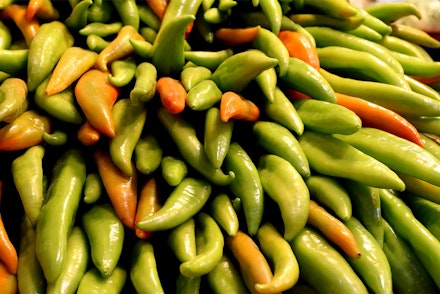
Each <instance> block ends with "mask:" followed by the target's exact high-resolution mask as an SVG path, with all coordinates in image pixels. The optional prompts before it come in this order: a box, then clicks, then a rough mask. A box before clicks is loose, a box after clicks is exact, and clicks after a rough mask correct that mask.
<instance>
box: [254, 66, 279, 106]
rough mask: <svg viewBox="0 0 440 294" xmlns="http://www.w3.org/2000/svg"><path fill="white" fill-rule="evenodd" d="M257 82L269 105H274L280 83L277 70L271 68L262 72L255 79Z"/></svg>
mask: <svg viewBox="0 0 440 294" xmlns="http://www.w3.org/2000/svg"><path fill="white" fill-rule="evenodd" d="M255 82H256V83H257V84H258V86H259V87H260V89H261V92H263V94H264V97H266V99H267V101H268V102H269V103H273V101H274V99H275V98H274V96H275V91H276V87H277V82H278V76H277V72H276V70H275V68H269V69H266V70H265V71H263V72H261V73H260V74H258V75H257V76H256V77H255Z"/></svg>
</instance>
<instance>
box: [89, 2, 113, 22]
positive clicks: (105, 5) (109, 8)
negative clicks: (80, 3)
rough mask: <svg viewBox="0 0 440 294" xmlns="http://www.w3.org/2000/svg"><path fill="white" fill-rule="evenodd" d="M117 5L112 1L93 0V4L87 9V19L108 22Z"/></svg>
mask: <svg viewBox="0 0 440 294" xmlns="http://www.w3.org/2000/svg"><path fill="white" fill-rule="evenodd" d="M114 12H115V7H114V6H113V4H112V3H111V1H100V0H98V1H96V0H95V1H93V3H92V5H90V6H89V8H88V9H87V21H88V22H91V23H93V22H100V23H107V22H108V21H110V19H111V17H112V16H113V13H114Z"/></svg>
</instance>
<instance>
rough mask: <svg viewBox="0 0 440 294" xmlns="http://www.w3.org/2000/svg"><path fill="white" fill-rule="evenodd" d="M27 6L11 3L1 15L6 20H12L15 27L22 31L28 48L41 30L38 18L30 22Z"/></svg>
mask: <svg viewBox="0 0 440 294" xmlns="http://www.w3.org/2000/svg"><path fill="white" fill-rule="evenodd" d="M26 13H27V6H26V5H20V4H14V3H11V4H10V5H7V6H6V7H4V8H3V9H2V11H1V15H2V16H3V17H6V18H10V19H12V20H13V21H14V23H15V25H16V26H17V27H18V29H19V30H20V32H21V34H22V35H23V37H24V40H25V42H26V45H27V46H30V44H31V42H32V40H33V39H34V37H35V35H36V34H37V32H38V30H39V29H40V22H39V21H38V19H37V18H35V17H34V18H32V19H31V20H28V19H27V18H26Z"/></svg>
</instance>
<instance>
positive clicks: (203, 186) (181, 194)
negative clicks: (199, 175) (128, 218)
mask: <svg viewBox="0 0 440 294" xmlns="http://www.w3.org/2000/svg"><path fill="white" fill-rule="evenodd" d="M211 189H212V188H211V185H210V184H209V183H208V182H207V181H205V180H203V179H196V178H189V177H186V178H185V179H183V180H182V181H181V182H180V183H179V184H178V185H177V186H176V187H174V189H173V190H172V192H171V194H170V195H169V196H168V198H167V199H166V200H165V203H164V204H163V206H162V207H161V208H160V209H159V210H158V211H157V212H155V213H154V214H153V215H151V216H149V217H148V218H145V219H144V220H142V221H138V222H137V223H136V228H138V229H141V230H146V231H159V230H167V229H171V228H173V227H176V226H178V225H180V224H182V223H184V222H185V221H187V220H188V219H190V218H191V217H193V216H194V215H195V214H196V213H197V212H198V211H199V210H200V209H201V208H202V207H203V205H204V204H205V203H206V202H207V200H208V198H209V196H210V194H211Z"/></svg>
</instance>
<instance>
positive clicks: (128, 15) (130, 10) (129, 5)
mask: <svg viewBox="0 0 440 294" xmlns="http://www.w3.org/2000/svg"><path fill="white" fill-rule="evenodd" d="M112 4H113V5H114V6H115V10H116V11H117V13H118V15H119V17H120V18H121V21H122V23H123V24H124V25H130V26H132V27H133V28H134V29H135V30H139V25H140V24H139V23H140V17H139V11H138V6H137V3H136V1H135V0H126V1H118V0H112Z"/></svg>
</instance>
